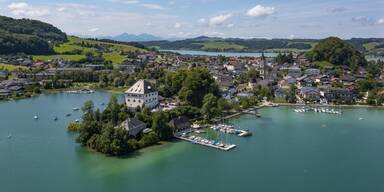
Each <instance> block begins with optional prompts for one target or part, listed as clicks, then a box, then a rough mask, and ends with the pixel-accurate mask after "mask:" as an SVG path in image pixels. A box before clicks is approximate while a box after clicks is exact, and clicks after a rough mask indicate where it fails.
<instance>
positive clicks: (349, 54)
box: [306, 37, 367, 68]
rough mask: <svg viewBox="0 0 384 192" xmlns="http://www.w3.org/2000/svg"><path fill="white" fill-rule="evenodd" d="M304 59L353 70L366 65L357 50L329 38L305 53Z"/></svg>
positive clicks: (335, 38) (341, 41)
mask: <svg viewBox="0 0 384 192" xmlns="http://www.w3.org/2000/svg"><path fill="white" fill-rule="evenodd" d="M306 57H307V58H308V59H309V60H311V61H320V62H323V61H326V62H329V63H332V64H335V65H346V66H350V67H353V68H356V67H357V66H362V65H366V64H367V61H366V60H365V58H364V56H363V54H362V53H360V52H359V51H358V49H356V48H355V47H354V46H353V45H352V44H350V43H348V42H346V41H343V40H341V39H339V38H337V37H329V38H326V39H323V40H321V41H319V43H317V45H316V46H315V47H314V48H313V49H312V50H311V51H309V52H307V53H306Z"/></svg>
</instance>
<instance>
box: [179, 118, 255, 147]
mask: <svg viewBox="0 0 384 192" xmlns="http://www.w3.org/2000/svg"><path fill="white" fill-rule="evenodd" d="M208 129H212V130H214V131H217V132H220V133H224V134H230V135H237V136H239V137H246V136H251V135H252V132H250V131H249V130H242V129H236V128H235V127H234V126H233V125H228V124H216V125H213V126H210V127H208ZM192 132H195V133H197V134H201V133H206V131H205V130H189V131H184V132H181V133H177V134H175V137H176V138H179V139H182V140H186V141H189V142H191V143H193V144H200V145H204V146H208V147H212V148H216V149H220V150H224V151H229V150H231V149H233V148H235V147H236V145H235V144H229V143H227V142H223V141H222V140H220V139H207V138H203V137H200V136H197V135H193V134H190V133H192Z"/></svg>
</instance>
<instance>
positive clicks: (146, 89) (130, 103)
mask: <svg viewBox="0 0 384 192" xmlns="http://www.w3.org/2000/svg"><path fill="white" fill-rule="evenodd" d="M125 103H126V105H127V107H128V108H130V109H134V108H137V107H147V108H149V109H153V108H156V107H157V106H158V105H159V94H158V92H157V91H156V90H155V89H154V88H153V86H152V85H151V84H150V83H149V82H148V81H146V80H139V81H137V82H136V83H135V84H134V85H133V86H132V87H130V88H129V89H128V90H127V91H126V92H125Z"/></svg>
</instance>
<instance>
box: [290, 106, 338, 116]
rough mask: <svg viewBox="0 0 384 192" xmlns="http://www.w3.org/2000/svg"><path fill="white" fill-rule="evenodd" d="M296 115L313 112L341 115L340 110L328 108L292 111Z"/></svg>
mask: <svg viewBox="0 0 384 192" xmlns="http://www.w3.org/2000/svg"><path fill="white" fill-rule="evenodd" d="M293 111H294V112H296V113H306V112H315V113H326V114H335V115H341V114H342V111H341V110H336V109H333V108H328V107H303V108H298V109H293Z"/></svg>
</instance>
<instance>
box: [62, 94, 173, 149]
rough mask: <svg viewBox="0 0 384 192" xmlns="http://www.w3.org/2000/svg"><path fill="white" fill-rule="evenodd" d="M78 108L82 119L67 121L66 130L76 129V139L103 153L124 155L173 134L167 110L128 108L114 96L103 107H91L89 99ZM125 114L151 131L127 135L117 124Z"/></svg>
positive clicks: (92, 105)
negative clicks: (102, 109) (103, 108)
mask: <svg viewBox="0 0 384 192" xmlns="http://www.w3.org/2000/svg"><path fill="white" fill-rule="evenodd" d="M82 111H83V117H82V119H83V121H82V122H81V123H70V124H69V125H68V131H70V132H77V133H78V136H77V139H76V141H77V142H78V143H80V144H81V145H82V146H85V147H88V148H90V149H92V150H95V151H98V152H101V153H104V154H107V155H112V156H123V155H127V154H129V153H131V152H133V151H135V150H137V149H140V148H143V147H146V146H149V145H153V144H155V143H157V142H158V141H160V140H169V139H171V138H172V136H173V135H172V134H173V131H172V128H171V127H169V125H168V122H169V120H170V115H169V114H168V113H165V112H155V113H151V112H150V111H149V110H148V109H147V108H143V109H141V108H138V109H137V110H136V111H129V110H128V109H127V108H126V106H125V105H124V104H119V102H118V100H117V97H116V96H112V97H111V99H110V101H109V103H108V105H107V107H106V109H105V110H104V111H99V109H95V107H94V104H93V102H92V101H87V102H85V103H84V106H83V107H82ZM128 117H136V118H138V119H139V120H141V121H143V122H145V123H146V124H147V126H148V127H149V128H152V130H153V131H152V132H150V133H146V134H142V135H140V136H138V137H137V138H133V137H130V136H129V134H128V131H127V130H125V129H123V128H122V127H119V125H120V124H121V123H122V122H123V121H125V120H127V118H128Z"/></svg>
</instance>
